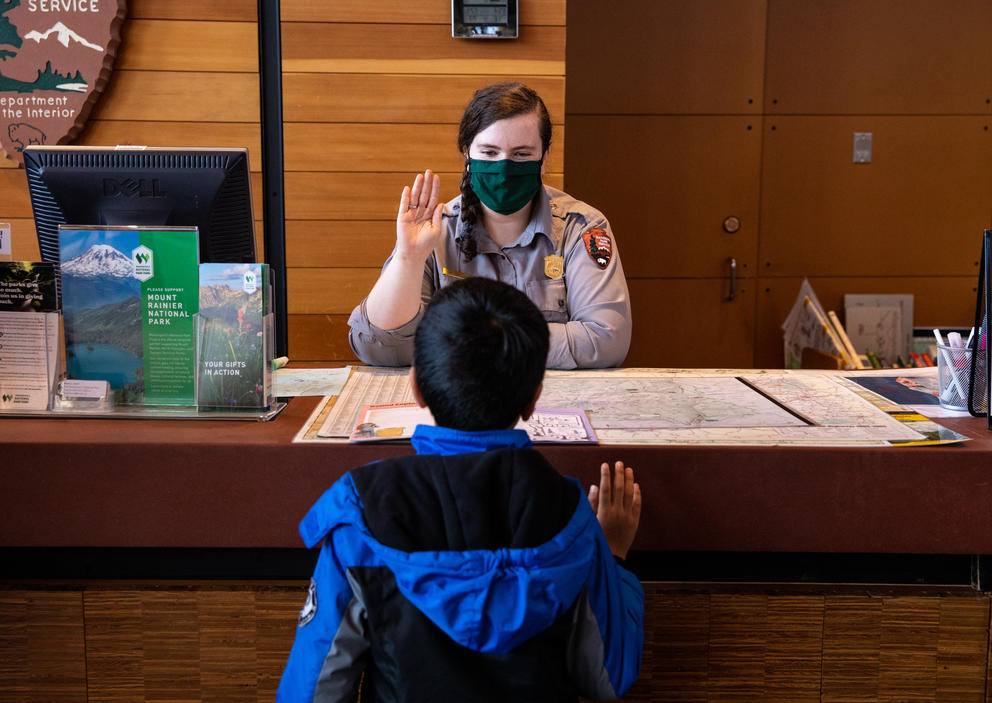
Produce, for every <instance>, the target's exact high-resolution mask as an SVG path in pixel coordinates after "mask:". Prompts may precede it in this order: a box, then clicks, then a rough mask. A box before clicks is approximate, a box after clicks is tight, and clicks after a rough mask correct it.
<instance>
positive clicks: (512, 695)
mask: <svg viewBox="0 0 992 703" xmlns="http://www.w3.org/2000/svg"><path fill="white" fill-rule="evenodd" d="M413 443H414V447H415V448H416V449H417V452H418V456H407V457H400V458H397V459H390V460H386V461H383V462H378V463H375V464H371V465H368V466H366V467H361V468H360V469H356V470H354V471H352V472H350V473H348V474H346V475H345V476H344V477H342V478H341V479H340V480H339V481H337V482H336V483H335V484H334V485H333V486H332V487H331V488H330V489H329V490H328V491H327V492H326V493H325V494H324V495H323V496H321V498H320V499H319V500H318V501H317V503H316V504H315V505H314V506H313V508H311V510H310V512H309V513H308V514H307V516H306V517H305V518H304V520H303V522H302V523H301V524H300V532H301V534H302V536H303V540H304V542H305V543H306V545H307V546H308V547H313V546H315V545H316V544H318V543H319V542H320V541H321V540H324V547H323V549H322V550H321V553H320V556H319V559H318V562H317V566H316V569H315V572H314V576H313V579H312V581H311V585H310V593H309V597H308V599H307V603H306V605H305V606H304V608H303V610H302V612H301V613H300V621H299V626H298V628H297V632H296V641H295V643H294V645H293V649H292V652H291V654H290V657H289V661H288V663H287V665H286V670H285V672H284V674H283V678H282V682H281V684H280V686H279V692H278V696H277V700H278V701H281V702H284V703H288V702H289V701H321V702H324V701H353V700H355V699H356V697H357V692H358V686H359V682H361V687H362V700H363V701H421V700H424V701H426V700H432V701H437V700H441V701H444V700H445V699H447V700H450V701H456V700H458V701H461V700H500V701H506V700H520V701H525V700H535V701H536V700H541V701H547V700H561V701H574V700H576V697H577V696H578V695H582V696H584V697H587V698H594V699H606V698H615V697H619V696H620V695H622V694H623V693H624V692H625V691H626V690H627V689H628V688H629V687H630V685H631V684H632V683H633V682H634V681H635V680H636V679H637V676H638V673H639V670H640V660H641V647H642V643H643V627H642V618H643V613H644V593H643V590H642V589H641V586H640V584H639V583H638V581H637V579H636V578H635V577H634V576H633V574H631V573H630V572H628V571H626V570H625V569H623V568H622V567H620V566H618V565H617V563H616V562H615V560H614V558H613V556H612V554H611V553H610V548H609V545H608V544H607V542H606V538H605V536H604V535H603V532H602V530H601V528H600V527H599V523H598V521H597V519H596V516H595V515H594V514H593V512H592V509H591V507H590V506H589V503H588V501H587V500H586V499H585V497H584V492H583V490H582V488H581V486H579V485H578V483H577V482H576V481H574V480H572V479H566V478H563V477H561V476H560V475H558V474H557V473H556V472H555V471H554V469H553V468H552V467H551V466H550V465H549V464H548V463H547V462H546V460H545V459H544V458H543V457H542V456H541V455H540V454H539V453H537V452H536V451H534V450H533V449H531V448H530V442H529V439H528V438H527V435H526V433H524V432H522V431H519V430H502V431H496V432H471V433H469V432H457V431H453V430H448V429H444V428H435V427H423V426H422V427H420V428H418V430H417V433H416V434H415V436H414V440H413ZM363 676H364V678H363Z"/></svg>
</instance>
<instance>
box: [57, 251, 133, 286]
mask: <svg viewBox="0 0 992 703" xmlns="http://www.w3.org/2000/svg"><path fill="white" fill-rule="evenodd" d="M62 274H63V275H65V274H71V275H73V276H82V277H85V278H94V277H96V276H116V277H118V278H130V277H132V276H134V264H133V263H132V262H131V259H129V258H128V257H126V256H124V254H122V253H121V252H119V251H117V250H116V249H114V248H113V247H112V246H110V245H109V244H94V245H93V246H91V247H90V248H89V249H87V250H86V251H85V252H83V253H82V254H80V255H79V256H77V257H75V258H74V259H71V260H69V261H66V262H65V263H64V264H62Z"/></svg>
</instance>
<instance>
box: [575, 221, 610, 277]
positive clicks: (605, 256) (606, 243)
mask: <svg viewBox="0 0 992 703" xmlns="http://www.w3.org/2000/svg"><path fill="white" fill-rule="evenodd" d="M582 243H583V244H585V245H586V253H587V254H589V258H591V259H592V260H593V261H595V262H596V265H597V266H599V268H601V269H605V268H606V267H607V266H608V265H609V263H610V259H612V258H613V242H612V241H610V235H608V234H607V233H606V230H604V229H603V228H602V227H592V228H590V229H587V230H586V231H585V232H583V233H582Z"/></svg>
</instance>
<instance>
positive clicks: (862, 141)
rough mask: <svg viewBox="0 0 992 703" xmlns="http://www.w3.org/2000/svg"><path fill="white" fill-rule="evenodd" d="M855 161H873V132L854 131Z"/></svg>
mask: <svg viewBox="0 0 992 703" xmlns="http://www.w3.org/2000/svg"><path fill="white" fill-rule="evenodd" d="M854 163H856V164H870V163H871V132H855V133H854Z"/></svg>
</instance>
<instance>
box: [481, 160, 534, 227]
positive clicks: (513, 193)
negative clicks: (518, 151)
mask: <svg viewBox="0 0 992 703" xmlns="http://www.w3.org/2000/svg"><path fill="white" fill-rule="evenodd" d="M469 173H470V174H471V176H472V190H474V191H475V194H476V195H478V196H479V200H481V201H482V204H483V205H485V206H486V207H487V208H489V209H490V210H492V211H493V212H498V213H499V214H500V215H509V214H510V213H514V212H516V211H517V210H520V209H521V208H522V207H524V206H525V205H526V204H527V203H529V202H530V201H531V200H532V199H533V198H534V196H535V195H537V189H538V188H540V187H541V162H540V161H513V160H511V159H503V160H502V161H485V160H482V159H469Z"/></svg>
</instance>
